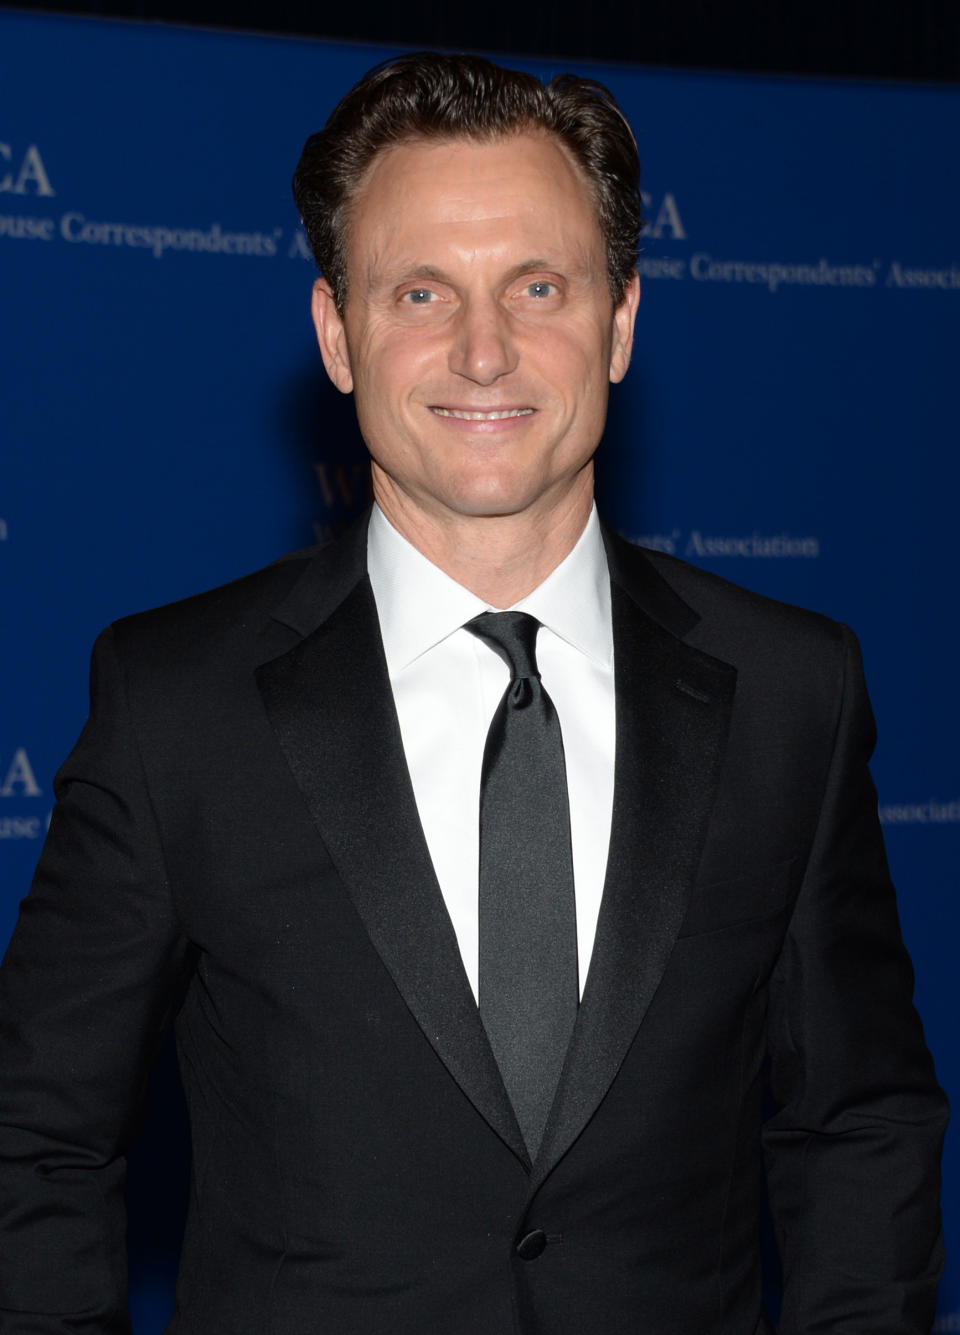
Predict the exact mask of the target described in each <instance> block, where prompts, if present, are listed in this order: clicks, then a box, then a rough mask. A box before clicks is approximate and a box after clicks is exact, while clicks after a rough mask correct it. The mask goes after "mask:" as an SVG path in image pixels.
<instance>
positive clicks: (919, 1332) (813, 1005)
mask: <svg viewBox="0 0 960 1335" xmlns="http://www.w3.org/2000/svg"><path fill="white" fill-rule="evenodd" d="M874 740H875V731H874V724H873V717H872V713H871V711H870V705H869V701H868V699H867V694H866V689H865V686H864V682H863V674H862V668H861V664H860V655H859V650H858V647H857V644H856V641H855V639H854V637H853V635H852V634H851V633H850V632H849V631H845V653H844V680H843V688H842V703H841V707H840V712H839V717H838V723H837V729H836V734H835V742H834V749H833V755H832V758H831V762H830V766H829V772H828V776H827V781H826V786H825V789H824V796H823V803H822V808H821V813H820V819H819V824H818V828H817V834H816V837H815V841H814V844H813V848H812V852H811V856H810V860H809V864H808V867H807V870H806V874H805V877H804V881H803V886H802V888H801V892H800V895H799V898H798V900H797V904H796V908H795V911H794V913H793V917H792V920H791V924H790V928H789V931H788V934H787V938H786V942H785V945H784V949H783V952H782V956H781V958H780V961H779V964H778V967H777V971H776V974H775V976H774V979H773V983H772V989H771V1008H770V1050H771V1062H772V1086H773V1094H774V1098H775V1100H776V1103H777V1104H778V1106H779V1111H778V1112H777V1113H776V1114H775V1115H774V1116H773V1117H772V1118H771V1119H770V1120H769V1121H768V1122H767V1124H766V1127H765V1133H764V1139H765V1150H766V1159H767V1176H768V1188H769V1194H770V1201H771V1208H772V1211H773V1215H774V1226H775V1229H776V1233H777V1238H778V1244H779V1248H780V1254H781V1260H782V1265H783V1284H784V1288H783V1308H782V1314H781V1322H780V1327H779V1329H780V1332H781V1335H814V1333H815V1332H816V1335H821V1333H822V1335H881V1333H882V1335H893V1332H896V1335H926V1333H927V1332H929V1330H930V1328H931V1325H932V1322H933V1316H934V1302H935V1293H936V1285H937V1280H938V1278H939V1274H940V1270H941V1267H942V1244H941V1239H940V1219H939V1186H940V1182H939V1158H940V1147H941V1141H942V1137H943V1131H944V1127H945V1124H946V1101H945V1099H944V1097H943V1095H942V1093H941V1092H940V1090H939V1088H938V1086H937V1083H936V1079H935V1076H934V1070H933V1063H932V1061H931V1058H930V1055H929V1053H928V1051H927V1049H926V1046H925V1044H924V1039H923V1032H922V1028H921V1024H920V1020H919V1017H918V1016H917V1014H916V1011H915V1010H914V1008H913V1004H912V992H913V973H912V970H911V966H910V961H909V959H908V957H907V954H906V951H905V949H904V946H903V942H902V940H901V935H900V927H899V922H898V918H897V910H896V903H895V898H894V891H893V887H892V885H891V883H890V876H889V872H888V869H887V863H886V857H885V854H884V849H883V839H882V835H881V830H880V825H879V820H878V816H877V799H876V792H875V790H874V787H873V784H872V781H871V779H870V775H869V771H868V768H867V762H868V759H869V757H870V754H871V752H872V749H873V744H874Z"/></svg>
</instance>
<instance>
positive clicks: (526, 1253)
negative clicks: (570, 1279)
mask: <svg viewBox="0 0 960 1335" xmlns="http://www.w3.org/2000/svg"><path fill="white" fill-rule="evenodd" d="M546 1245H547V1235H546V1233H544V1231H543V1229H542V1228H535V1229H534V1230H533V1232H532V1233H528V1234H527V1235H526V1237H523V1238H521V1239H520V1241H519V1242H518V1243H517V1255H518V1256H521V1257H523V1259H524V1260H525V1261H535V1260H536V1259H537V1257H538V1256H540V1255H541V1254H542V1252H543V1250H544V1248H545V1247H546Z"/></svg>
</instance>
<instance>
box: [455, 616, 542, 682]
mask: <svg viewBox="0 0 960 1335" xmlns="http://www.w3.org/2000/svg"><path fill="white" fill-rule="evenodd" d="M539 629H540V622H539V621H538V620H537V618H536V617H533V616H531V615H530V613H529V612H481V613H480V615H479V616H476V617H474V618H473V620H472V621H468V622H467V624H466V626H465V627H464V630H468V631H470V633H471V634H472V635H476V636H477V637H478V638H479V639H481V640H484V641H485V642H486V643H487V644H489V646H490V648H491V649H492V650H493V651H494V653H496V654H499V656H500V657H501V658H502V659H503V661H504V662H505V663H506V665H507V667H508V668H509V669H510V680H511V681H512V682H513V681H522V680H524V679H526V678H529V677H533V678H535V679H536V680H537V681H539V680H540V669H539V668H538V667H537V632H538V631H539Z"/></svg>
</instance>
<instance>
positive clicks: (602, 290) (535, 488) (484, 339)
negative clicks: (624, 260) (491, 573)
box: [314, 133, 639, 523]
mask: <svg viewBox="0 0 960 1335" xmlns="http://www.w3.org/2000/svg"><path fill="white" fill-rule="evenodd" d="M347 280H348V292H347V299H346V303H345V310H344V314H343V317H342V319H341V317H340V316H339V315H338V314H337V312H336V309H335V307H334V303H333V299H332V296H331V294H330V289H329V287H328V285H327V284H326V283H325V281H324V280H323V279H321V280H320V281H319V282H318V283H317V285H316V288H315V292H314V319H315V322H316V325H317V334H318V338H319V340H320V347H321V351H322V352H323V356H324V362H325V364H326V367H327V370H328V372H329V374H330V376H331V379H332V380H333V382H334V383H335V384H336V385H337V387H338V388H339V389H341V390H343V391H344V392H349V391H350V390H353V391H354V394H355V398H356V407H357V416H358V419H359V423H360V429H361V431H362V433H363V437H364V439H365V441H366V443H367V446H368V448H369V450H370V454H371V456H372V459H373V481H374V494H375V495H376V496H377V498H378V500H380V501H381V504H383V505H384V508H385V509H386V510H387V513H388V514H390V512H391V510H394V511H395V512H396V510H397V506H399V507H400V509H401V511H402V512H403V513H406V514H407V515H413V516H414V517H415V518H419V519H423V520H427V521H431V522H440V523H448V522H450V521H451V520H453V519H456V518H465V517H474V516H488V515H507V514H518V513H521V512H530V514H531V515H532V516H535V517H539V518H548V517H549V516H550V515H551V513H559V511H558V509H557V507H561V508H562V507H563V505H564V504H565V503H566V502H567V501H568V500H569V499H570V497H571V496H572V495H578V494H580V493H581V492H583V491H584V490H585V491H586V494H591V493H592V462H591V460H592V456H593V452H594V450H595V449H596V446H597V443H598V442H599V440H600V436H601V433H602V431H603V426H604V420H605V417H606V407H607V392H608V384H609V382H610V381H616V380H619V379H620V378H621V377H622V376H623V374H624V373H625V371H626V369H627V364H628V361H629V355H630V345H631V340H632V333H633V319H634V314H635V311H636V304H637V299H638V295H639V287H638V282H637V280H636V278H634V280H633V282H632V283H631V285H630V286H629V288H628V291H627V294H626V296H625V298H624V301H623V302H622V304H621V305H620V306H619V307H617V308H616V309H614V307H613V302H612V300H611V297H610V289H609V286H608V281H607V267H606V250H605V245H604V240H603V237H602V235H601V232H600V228H599V225H598V223H597V220H596V216H595V213H594V208H593V202H592V200H591V197H590V193H589V189H588V187H587V185H586V184H585V182H584V180H583V178H582V177H581V175H580V173H579V171H578V169H577V168H576V167H575V166H574V165H573V164H572V162H571V160H570V159H569V158H568V156H567V154H566V151H565V150H564V149H563V148H562V146H561V145H560V143H559V142H558V141H557V140H556V139H554V138H553V137H551V136H549V135H545V134H537V133H528V134H519V135H515V136H512V137H510V138H505V139H499V140H496V141H494V142H491V143H474V142H471V141H469V140H442V141H417V142H414V143H409V144H404V145H400V146H398V147H396V148H391V149H388V150H385V151H384V152H382V153H381V154H380V155H379V156H378V157H377V158H376V159H374V162H373V164H372V166H371V168H370V171H369V173H368V175H367V177H366V178H365V180H364V182H363V184H362V185H361V188H360V190H359V191H358V193H357V196H356V198H355V199H354V201H353V207H352V211H351V213H350V217H349V222H348V235H347Z"/></svg>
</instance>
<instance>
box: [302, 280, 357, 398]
mask: <svg viewBox="0 0 960 1335" xmlns="http://www.w3.org/2000/svg"><path fill="white" fill-rule="evenodd" d="M310 310H311V313H312V315H313V327H314V329H316V331H317V342H318V343H319V344H320V356H321V357H322V358H323V364H324V366H325V367H326V368H327V375H328V376H329V377H330V379H331V380H332V381H333V383H334V384H335V385H336V387H337V389H339V391H340V393H341V394H349V393H350V391H351V390H352V389H353V372H352V371H351V370H350V354H349V353H348V351H347V336H346V331H345V330H344V327H343V317H342V315H341V314H340V312H339V311H338V310H337V303H336V302H335V301H334V299H333V289H332V288H331V286H330V284H329V283H328V282H327V280H326V279H325V278H318V279H317V281H316V282H315V283H314V285H313V297H312V299H311V302H310Z"/></svg>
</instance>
